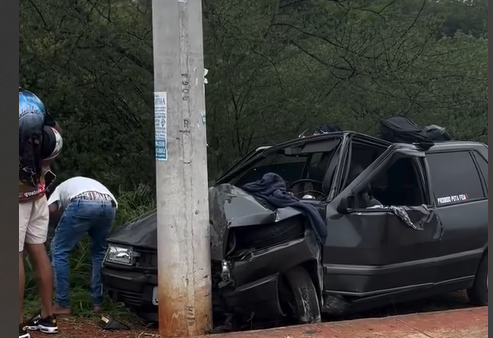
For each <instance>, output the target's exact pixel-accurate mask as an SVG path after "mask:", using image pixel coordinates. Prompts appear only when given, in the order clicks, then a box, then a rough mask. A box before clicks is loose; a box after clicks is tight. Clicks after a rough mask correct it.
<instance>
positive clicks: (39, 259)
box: [26, 243, 53, 318]
mask: <svg viewBox="0 0 493 338" xmlns="http://www.w3.org/2000/svg"><path fill="white" fill-rule="evenodd" d="M26 250H27V253H28V254H29V259H30V260H31V262H32V264H33V265H34V269H35V272H36V279H37V286H38V290H39V296H40V297H41V305H42V309H41V317H43V318H46V317H48V316H52V315H53V269H52V267H51V262H50V259H49V258H48V254H47V253H46V247H45V245H44V244H28V243H26Z"/></svg>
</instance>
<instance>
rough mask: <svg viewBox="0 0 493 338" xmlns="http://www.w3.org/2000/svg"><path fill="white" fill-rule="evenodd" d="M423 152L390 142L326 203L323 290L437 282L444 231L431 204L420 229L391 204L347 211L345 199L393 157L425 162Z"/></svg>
mask: <svg viewBox="0 0 493 338" xmlns="http://www.w3.org/2000/svg"><path fill="white" fill-rule="evenodd" d="M424 156H425V155H424V153H423V152H421V151H419V150H416V149H413V148H412V147H409V146H406V147H401V146H400V145H392V146H390V147H389V148H388V149H387V150H386V151H385V152H384V153H383V154H382V155H381V156H380V157H379V158H378V159H377V160H375V161H374V162H373V163H372V164H371V165H370V166H368V168H366V169H365V170H364V171H363V172H362V173H361V174H360V175H359V176H358V177H357V178H356V179H354V181H353V182H352V183H351V184H349V185H348V186H347V187H346V188H345V189H344V190H343V191H342V192H341V193H340V194H339V195H338V196H336V197H335V198H334V199H333V201H332V202H331V203H330V204H329V205H328V206H327V226H328V233H329V236H328V239H327V243H326V246H325V248H324V253H323V263H324V267H325V271H326V280H325V281H324V286H325V291H327V292H332V293H338V294H342V295H348V296H356V297H365V296H372V295H378V294H383V293H392V292H402V291H406V290H413V289H417V288H427V287H430V286H432V285H433V283H434V282H435V267H436V263H435V261H436V254H437V250H438V249H437V246H436V245H437V244H436V243H437V242H438V241H439V238H440V233H441V232H440V224H439V221H438V217H437V216H436V214H435V213H434V211H433V209H432V210H429V213H428V214H427V217H426V221H425V223H424V230H421V231H420V230H415V229H412V228H411V227H409V226H407V225H406V224H405V223H403V221H402V220H401V219H400V218H399V217H398V216H396V214H395V213H393V212H392V211H390V210H388V209H384V208H380V209H379V208H376V209H350V210H344V209H345V207H344V204H346V206H347V202H346V201H347V200H348V199H350V198H351V196H353V195H354V194H355V192H357V191H358V189H359V188H360V187H363V186H365V185H368V183H369V182H371V180H372V179H374V177H376V176H377V175H378V174H379V172H381V171H382V170H386V168H387V167H388V166H390V164H391V163H392V162H393V161H395V160H397V159H399V158H412V159H413V160H416V161H417V163H424V162H422V159H423V157H424ZM420 168H421V165H420ZM423 172H424V170H423ZM423 181H425V180H424V178H423ZM423 184H425V183H424V182H423ZM341 205H342V206H343V207H342V208H340V206H341ZM338 209H339V210H338ZM408 216H409V217H410V218H411V221H413V222H417V221H418V218H419V219H423V214H420V213H418V212H417V211H416V212H415V211H413V210H410V211H408Z"/></svg>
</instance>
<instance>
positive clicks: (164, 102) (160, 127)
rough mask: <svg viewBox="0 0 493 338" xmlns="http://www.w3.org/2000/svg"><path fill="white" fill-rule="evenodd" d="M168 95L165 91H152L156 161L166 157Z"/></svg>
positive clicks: (164, 159)
mask: <svg viewBox="0 0 493 338" xmlns="http://www.w3.org/2000/svg"><path fill="white" fill-rule="evenodd" d="M167 127H168V97H167V94H166V92H154V140H155V144H154V149H155V154H156V155H155V157H156V161H166V160H167V159H168V137H167V135H168V134H167Z"/></svg>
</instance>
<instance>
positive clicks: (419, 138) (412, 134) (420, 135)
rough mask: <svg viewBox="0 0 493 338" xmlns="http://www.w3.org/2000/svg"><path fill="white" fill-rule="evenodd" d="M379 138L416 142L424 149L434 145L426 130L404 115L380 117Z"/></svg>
mask: <svg viewBox="0 0 493 338" xmlns="http://www.w3.org/2000/svg"><path fill="white" fill-rule="evenodd" d="M380 138H382V139H384V140H386V141H389V142H392V143H410V144H418V145H419V146H420V147H421V148H423V149H424V150H428V149H430V148H431V147H432V146H433V145H434V142H433V141H432V140H431V139H430V138H429V137H428V135H427V134H426V132H425V131H424V130H423V129H421V128H420V127H419V126H418V125H417V124H416V123H414V122H413V121H412V120H411V119H409V118H407V117H405V116H393V117H389V118H387V119H381V120H380Z"/></svg>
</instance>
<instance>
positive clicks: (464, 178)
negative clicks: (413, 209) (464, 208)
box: [426, 151, 486, 206]
mask: <svg viewBox="0 0 493 338" xmlns="http://www.w3.org/2000/svg"><path fill="white" fill-rule="evenodd" d="M426 159H427V162H428V166H429V168H430V176H431V180H432V184H433V189H434V192H435V197H436V199H437V203H438V205H439V206H443V205H450V204H456V203H465V202H468V201H471V200H477V199H483V198H485V197H486V195H485V192H484V190H483V186H482V183H481V178H480V176H479V175H480V174H479V172H478V169H477V167H476V164H475V163H474V160H473V158H472V156H471V153H470V152H469V151H457V152H448V153H434V154H433V153H432V154H427V155H426Z"/></svg>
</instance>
